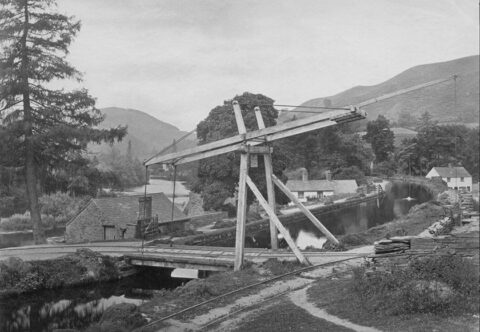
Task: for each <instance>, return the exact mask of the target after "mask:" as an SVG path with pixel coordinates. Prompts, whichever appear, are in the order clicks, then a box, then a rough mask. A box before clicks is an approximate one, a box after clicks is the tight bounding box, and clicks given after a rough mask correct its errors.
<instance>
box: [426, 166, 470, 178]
mask: <svg viewBox="0 0 480 332" xmlns="http://www.w3.org/2000/svg"><path fill="white" fill-rule="evenodd" d="M432 169H434V170H436V171H437V173H438V175H440V176H441V177H442V178H470V177H472V176H471V175H470V173H468V172H467V170H466V169H465V168H464V167H433V168H432Z"/></svg>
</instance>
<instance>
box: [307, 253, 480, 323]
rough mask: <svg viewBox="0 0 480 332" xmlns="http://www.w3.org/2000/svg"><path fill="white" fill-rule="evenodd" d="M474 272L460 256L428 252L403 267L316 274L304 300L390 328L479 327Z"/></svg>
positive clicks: (476, 285)
mask: <svg viewBox="0 0 480 332" xmlns="http://www.w3.org/2000/svg"><path fill="white" fill-rule="evenodd" d="M478 282H479V276H478V270H477V269H476V268H475V266H474V265H473V264H472V263H471V262H469V261H467V260H463V259H461V258H458V257H455V256H451V257H448V258H445V257H442V258H438V257H433V258H426V259H421V260H417V261H413V262H411V264H410V265H409V266H407V267H406V268H404V269H400V268H394V267H392V269H390V270H388V271H375V270H373V271H372V270H370V269H368V268H366V267H362V268H358V269H356V270H353V271H352V273H350V274H347V275H343V276H337V278H332V279H320V280H318V281H317V282H316V283H315V284H314V286H312V287H311V288H310V289H309V290H308V295H309V300H310V301H311V302H313V303H315V304H316V306H318V307H322V308H323V309H326V310H327V312H329V313H330V314H333V315H335V316H338V317H341V318H344V319H347V320H349V321H351V322H354V323H356V324H360V325H364V326H372V327H376V328H378V329H380V330H389V331H453V330H458V331H478V326H479V325H478V314H479V300H480V298H479V283H478Z"/></svg>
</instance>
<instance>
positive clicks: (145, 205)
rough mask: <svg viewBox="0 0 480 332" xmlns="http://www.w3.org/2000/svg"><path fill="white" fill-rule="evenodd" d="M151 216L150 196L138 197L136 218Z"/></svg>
mask: <svg viewBox="0 0 480 332" xmlns="http://www.w3.org/2000/svg"><path fill="white" fill-rule="evenodd" d="M151 217H152V196H147V197H144V196H142V197H140V198H139V199H138V219H149V218H151Z"/></svg>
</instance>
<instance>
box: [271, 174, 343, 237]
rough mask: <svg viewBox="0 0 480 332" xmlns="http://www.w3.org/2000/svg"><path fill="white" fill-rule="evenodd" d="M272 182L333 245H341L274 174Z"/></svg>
mask: <svg viewBox="0 0 480 332" xmlns="http://www.w3.org/2000/svg"><path fill="white" fill-rule="evenodd" d="M272 180H273V183H275V185H276V186H277V187H278V188H279V189H280V190H281V191H283V193H284V194H285V195H287V197H288V198H290V200H291V201H292V202H293V203H295V205H296V206H297V207H298V208H299V209H300V211H302V212H303V214H305V215H306V216H307V218H308V219H310V221H311V222H312V223H313V224H314V225H315V226H316V227H317V228H318V229H319V230H320V231H321V232H322V233H323V234H325V236H326V237H327V238H328V239H329V240H330V241H332V242H333V243H335V244H336V245H338V244H339V242H338V240H337V239H336V238H335V236H333V234H332V233H330V231H329V230H328V229H327V228H326V227H325V226H323V224H322V223H321V222H320V220H318V219H317V218H316V217H315V216H314V215H313V213H312V212H310V210H309V209H307V208H306V207H305V206H304V205H303V204H302V203H301V202H300V201H299V200H298V198H297V197H295V195H294V194H292V192H291V191H290V190H289V189H288V188H287V186H286V185H284V184H283V183H282V181H280V180H279V179H278V178H277V177H276V176H275V175H274V174H272Z"/></svg>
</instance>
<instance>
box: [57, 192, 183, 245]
mask: <svg viewBox="0 0 480 332" xmlns="http://www.w3.org/2000/svg"><path fill="white" fill-rule="evenodd" d="M149 217H155V218H157V217H158V221H159V222H162V221H169V220H171V218H172V202H171V201H170V200H169V199H168V197H167V196H166V195H165V194H163V193H155V194H150V195H148V196H147V197H144V196H143V195H142V196H136V195H135V196H122V197H108V198H92V199H91V200H90V201H89V202H88V203H87V205H86V206H85V208H83V209H82V210H81V211H80V212H79V213H78V214H77V215H76V216H75V217H74V218H72V219H71V220H70V221H69V222H68V223H67V226H66V230H65V241H66V242H70V243H73V242H85V241H102V240H120V239H131V238H134V237H135V234H136V231H137V221H138V220H139V219H144V218H149ZM173 218H174V219H185V218H186V216H185V214H183V213H182V212H181V211H180V210H179V209H178V208H177V207H176V206H173Z"/></svg>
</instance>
